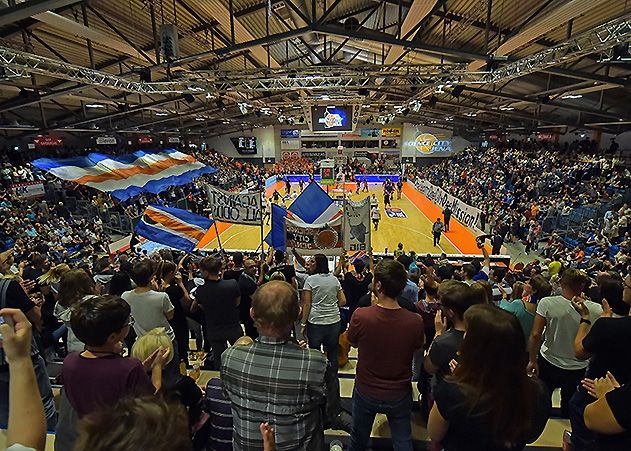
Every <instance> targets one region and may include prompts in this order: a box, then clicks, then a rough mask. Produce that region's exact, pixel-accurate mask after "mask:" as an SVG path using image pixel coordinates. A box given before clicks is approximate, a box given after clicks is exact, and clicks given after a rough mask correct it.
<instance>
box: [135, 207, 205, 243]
mask: <svg viewBox="0 0 631 451" xmlns="http://www.w3.org/2000/svg"><path fill="white" fill-rule="evenodd" d="M212 224H213V221H212V219H208V218H204V217H203V216H199V215H196V214H193V213H191V212H190V211H186V210H180V209H179V208H169V207H162V206H159V205H150V206H148V207H147V209H146V210H145V212H144V213H143V215H142V218H141V219H140V221H139V222H138V224H137V225H136V229H135V233H136V235H138V236H142V237H144V238H147V239H148V240H151V241H154V242H156V243H160V244H164V245H165V246H169V247H172V248H175V249H181V250H183V251H188V252H190V251H192V250H193V249H195V247H196V246H197V244H198V243H199V241H200V240H201V239H202V238H203V237H204V235H205V234H206V232H207V231H208V229H209V228H210V226H211V225H212Z"/></svg>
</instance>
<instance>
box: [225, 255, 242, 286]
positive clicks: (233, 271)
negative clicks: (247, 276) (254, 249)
mask: <svg viewBox="0 0 631 451" xmlns="http://www.w3.org/2000/svg"><path fill="white" fill-rule="evenodd" d="M232 263H233V267H232V268H230V269H226V270H225V271H224V272H223V278H224V280H236V281H239V277H240V276H241V274H243V254H242V253H241V252H235V253H234V255H233V256H232Z"/></svg>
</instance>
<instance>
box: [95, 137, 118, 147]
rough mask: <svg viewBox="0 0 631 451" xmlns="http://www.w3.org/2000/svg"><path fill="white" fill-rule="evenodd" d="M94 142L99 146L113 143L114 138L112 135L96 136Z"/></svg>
mask: <svg viewBox="0 0 631 451" xmlns="http://www.w3.org/2000/svg"><path fill="white" fill-rule="evenodd" d="M96 144H97V145H99V146H106V145H115V144H116V138H115V137H114V136H98V137H97V138H96Z"/></svg>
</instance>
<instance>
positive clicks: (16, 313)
mask: <svg viewBox="0 0 631 451" xmlns="http://www.w3.org/2000/svg"><path fill="white" fill-rule="evenodd" d="M0 315H1V316H2V317H3V318H5V321H6V324H2V325H0V333H2V336H3V340H2V349H3V350H4V352H5V355H6V361H7V363H8V364H9V375H10V378H9V426H8V430H7V445H8V446H11V445H14V444H16V443H17V444H21V445H24V446H26V447H30V448H34V449H36V450H38V451H41V450H43V449H44V447H45V445H46V419H45V417H44V407H43V406H42V400H41V397H40V395H39V389H38V387H37V379H36V376H35V370H34V369H33V362H32V360H31V355H30V354H31V353H30V351H31V327H32V326H31V323H29V321H28V320H27V319H26V316H25V315H24V313H22V312H21V311H20V310H17V309H3V310H0Z"/></svg>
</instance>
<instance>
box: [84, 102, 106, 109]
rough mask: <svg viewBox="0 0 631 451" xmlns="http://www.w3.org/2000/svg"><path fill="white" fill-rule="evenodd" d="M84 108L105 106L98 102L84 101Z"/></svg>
mask: <svg viewBox="0 0 631 451" xmlns="http://www.w3.org/2000/svg"><path fill="white" fill-rule="evenodd" d="M85 107H86V108H105V105H101V104H100V103H86V104H85Z"/></svg>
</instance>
